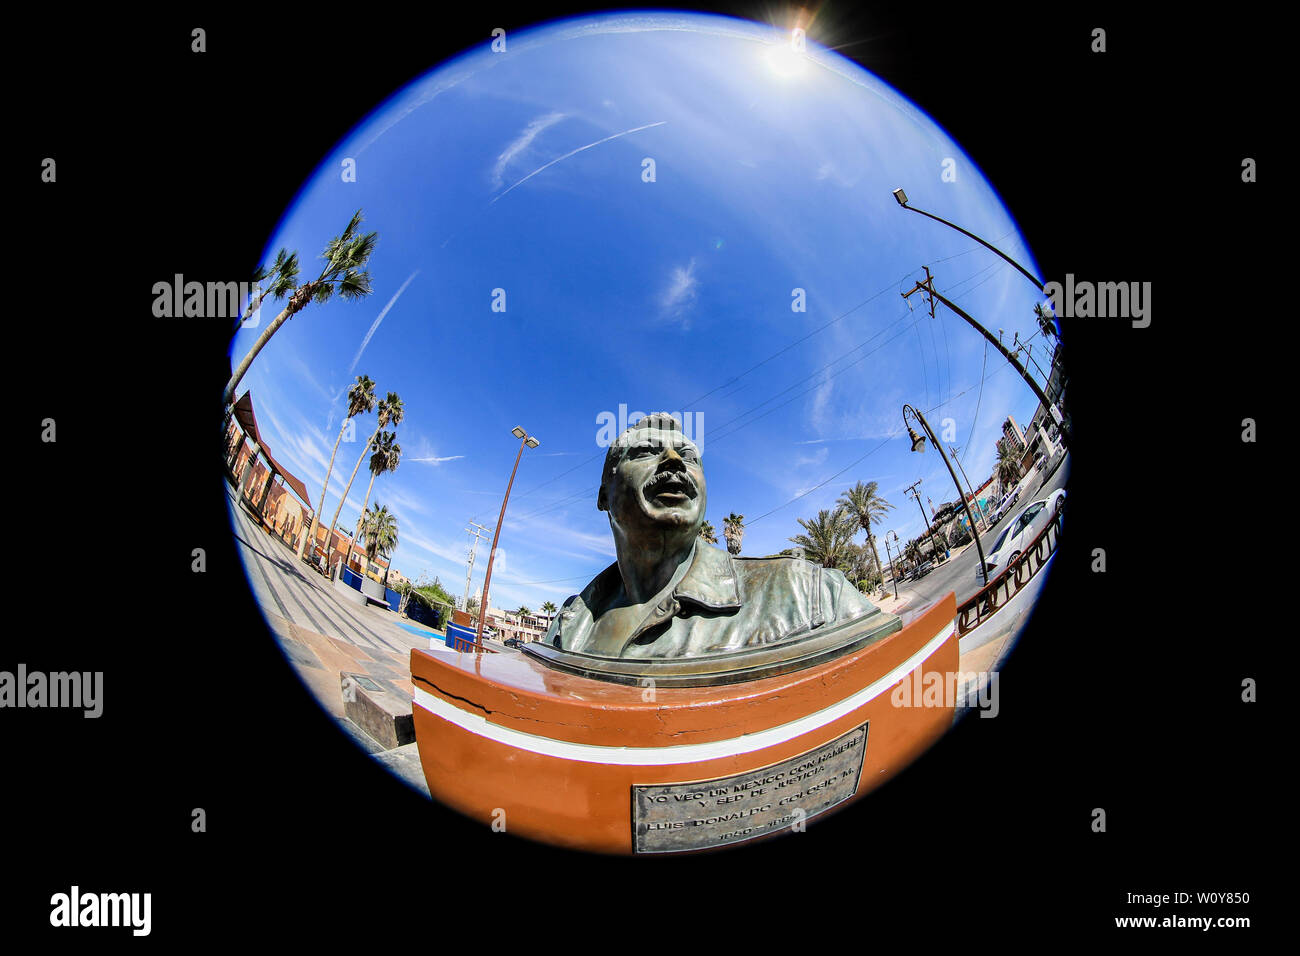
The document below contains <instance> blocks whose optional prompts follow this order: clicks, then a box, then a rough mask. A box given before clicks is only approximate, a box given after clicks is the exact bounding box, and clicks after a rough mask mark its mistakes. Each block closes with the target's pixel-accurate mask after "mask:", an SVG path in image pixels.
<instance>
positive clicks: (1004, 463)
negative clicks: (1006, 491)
mask: <svg viewBox="0 0 1300 956" xmlns="http://www.w3.org/2000/svg"><path fill="white" fill-rule="evenodd" d="M994 468H995V469H996V470H997V474H998V481H1000V482H1001V483H1002V485H1003V487H1007V488H1010V487H1012V486H1014V485H1015V483H1016V482H1017V481H1019V480H1020V459H1019V458H1018V457H1017V456H1016V453H1015V452H1014V451H1012V450H1011V449H1010V448H1008V447H1007V446H1006V445H999V446H998V460H997V464H995V465H994Z"/></svg>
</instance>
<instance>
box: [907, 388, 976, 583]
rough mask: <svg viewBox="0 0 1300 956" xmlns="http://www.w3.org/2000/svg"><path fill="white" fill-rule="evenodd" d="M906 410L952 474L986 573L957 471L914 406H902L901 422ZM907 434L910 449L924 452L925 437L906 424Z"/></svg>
mask: <svg viewBox="0 0 1300 956" xmlns="http://www.w3.org/2000/svg"><path fill="white" fill-rule="evenodd" d="M908 412H911V413H912V416H913V417H914V418H915V419H916V420H917V421H918V422H920V423H921V427H922V428H924V429H925V433H926V434H927V435H929V436H930V441H932V442H933V443H934V447H935V448H936V449H938V452H939V457H940V458H942V459H943V463H944V464H945V465H947V466H948V474H949V475H951V476H952V483H953V484H954V485H956V486H957V497H958V498H960V499H961V505H962V507H963V508H965V509H966V520H967V521H969V522H970V533H971V537H973V538H974V539H975V550H976V551H977V552H978V553H979V556H980V574H981V575H983V574H986V573H987V572H986V571H985V568H986V567H987V562H986V561H985V560H984V546H983V545H982V544H980V533H979V529H978V528H976V527H975V516H974V515H972V514H971V513H970V504H969V503H968V502H967V501H966V494H965V492H963V491H962V490H961V482H959V481H958V480H957V473H956V472H955V471H953V470H952V462H950V461H949V460H948V456H947V455H945V454H944V453H943V446H942V445H940V444H939V440H938V439H937V438H935V437H934V432H933V431H931V430H930V423H929V422H927V421H926V420H925V416H924V415H922V414H921V413H920V412H919V411H917V410H916V409H915V408H913V407H912V406H911V405H904V406H903V424H904V425H907V413H908ZM907 434H908V436H909V437H910V438H911V439H912V451H919V452H922V453H924V452H925V439H924V438H923V437H921V436H920V435H918V434H917V433H916V430H915V429H914V428H912V427H911V426H910V425H908V427H907ZM916 506H917V507H918V508H919V507H920V506H921V499H920V497H919V496H918V497H917V499H916ZM921 517H922V518H924V517H925V511H924V509H923V510H922V511H921Z"/></svg>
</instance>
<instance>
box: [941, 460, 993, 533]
mask: <svg viewBox="0 0 1300 956" xmlns="http://www.w3.org/2000/svg"><path fill="white" fill-rule="evenodd" d="M948 450H949V451H950V452H952V457H953V460H954V461H956V462H957V467H958V468H961V476H962V477H963V478H965V479H966V487H967V488H969V489H970V496H971V498H972V499H974V501H975V513H976V514H978V515H979V516H980V518H981V519H983V521H984V530H985V531H987V530H989V519H988V517H987V516H985V514H984V509H983V508H981V507H980V502H979V499H978V498H976V497H975V486H974V485H972V484H971V483H970V478H969V477H968V476H967V474H966V469H965V468H962V464H961V458H960V457H959V456H958V455H957V449H956V448H953V447H952V446H951V445H950V446H948ZM958 490H960V488H959V489H958Z"/></svg>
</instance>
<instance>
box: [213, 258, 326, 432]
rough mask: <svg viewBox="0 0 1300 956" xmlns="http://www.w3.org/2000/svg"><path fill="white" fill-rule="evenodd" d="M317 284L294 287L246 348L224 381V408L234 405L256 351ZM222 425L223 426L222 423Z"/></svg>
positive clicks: (294, 312) (291, 315) (308, 298)
mask: <svg viewBox="0 0 1300 956" xmlns="http://www.w3.org/2000/svg"><path fill="white" fill-rule="evenodd" d="M318 285H319V282H308V283H307V284H306V285H303V286H299V287H298V288H297V289H295V290H294V293H293V295H291V296H289V304H288V305H286V306H285V307H284V310H283V311H282V312H281V313H280V314H279V315H277V316H276V317H275V318H274V319H272V320H271V324H270V325H268V326H267V327H266V328H265V329H263V330H262V334H261V335H259V336H258V337H257V341H256V342H254V343H253V347H252V348H251V349H249V350H248V354H247V355H245V356H244V360H243V361H242V362H240V363H239V367H238V368H236V369H235V371H234V372H233V373H231V376H230V381H229V382H227V383H226V390H225V392H223V393H222V397H221V402H222V405H223V406H224V407H225V408H226V409H230V407H231V406H232V405H234V403H235V389H237V388H238V387H239V382H240V380H241V379H242V378H243V377H244V375H246V374H247V372H248V369H249V366H251V365H252V364H253V359H255V358H257V353H258V352H260V351H262V349H263V348H265V347H266V343H267V342H269V341H271V336H273V335H275V333H276V332H277V331H279V329H280V326H282V325H284V323H285V322H288V321H289V319H291V318H293V316H294V315H295V314H296V313H298V312H300V311H301V310H302V308H303V306H305V305H306V304H307V303H308V302H310V301H311V297H312V293H314V292H315V291H316V287H317V286H318ZM226 420H227V421H229V420H230V416H229V414H228V413H227V415H226ZM222 427H224V425H223V426H222Z"/></svg>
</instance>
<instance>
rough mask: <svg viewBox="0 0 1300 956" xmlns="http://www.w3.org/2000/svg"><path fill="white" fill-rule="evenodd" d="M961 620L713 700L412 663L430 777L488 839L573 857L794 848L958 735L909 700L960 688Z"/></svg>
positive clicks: (518, 659)
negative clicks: (492, 834)
mask: <svg viewBox="0 0 1300 956" xmlns="http://www.w3.org/2000/svg"><path fill="white" fill-rule="evenodd" d="M955 617H956V600H955V597H954V596H953V595H952V594H949V595H948V596H947V597H946V598H944V599H943V600H941V601H939V602H938V603H937V604H936V605H935V606H934V607H932V608H930V609H929V610H928V611H926V612H925V613H924V614H922V615H921V616H920V617H918V618H917V619H916V620H914V621H913V622H912V623H911V624H909V625H908V626H907V627H905V628H903V629H902V630H901V631H897V632H895V633H894V634H891V635H889V636H888V637H885V638H883V639H881V640H879V641H877V642H876V643H873V644H870V645H868V646H867V647H864V648H862V649H860V650H857V651H854V652H852V653H849V654H846V655H845V656H843V657H841V658H839V659H835V660H831V661H826V662H823V663H820V664H816V665H814V666H811V667H807V668H805V669H803V670H799V671H795V672H793V673H788V674H782V675H780V676H775V677H765V678H761V679H758V680H750V681H745V682H742V683H733V684H725V685H721V686H706V687H667V688H647V687H640V686H632V685H628V684H620V683H613V682H610V681H605V680H596V679H592V678H589V677H581V676H577V675H575V674H570V673H565V672H562V671H559V670H556V669H554V668H552V667H550V666H548V665H547V664H545V663H543V662H541V661H539V660H536V659H534V658H532V657H529V656H526V655H522V654H490V655H489V654H473V653H464V654H450V653H446V654H444V653H439V652H433V651H425V650H420V649H415V650H413V651H412V652H411V678H412V683H413V684H414V685H415V699H414V707H413V711H414V718H415V737H416V741H417V744H418V746H419V750H420V760H421V763H422V764H423V767H424V774H425V778H426V779H427V780H428V783H429V790H430V792H431V793H432V794H433V796H434V798H435V799H437V800H440V801H441V802H443V803H445V804H447V805H449V806H451V807H454V808H456V809H457V810H460V811H461V812H463V813H465V814H467V815H468V816H470V817H471V818H473V819H476V820H480V821H482V822H483V823H484V824H485V825H491V824H494V823H495V824H498V825H503V826H504V827H505V828H506V830H507V831H509V832H511V833H515V834H518V835H521V836H526V837H530V838H532V839H536V840H541V841H544V842H547V843H552V844H558V845H562V846H567V847H573V848H576V849H584V850H592V851H598V852H604V853H658V852H680V851H690V850H703V849H711V848H716V847H720V846H727V845H730V844H733V843H739V842H746V841H749V840H754V839H760V838H763V837H766V836H771V835H774V834H776V833H780V832H785V831H787V830H788V829H790V828H791V827H792V826H796V825H798V824H800V823H803V822H806V821H807V820H809V819H811V818H812V817H815V816H816V815H817V814H819V813H823V812H825V811H827V810H830V809H832V808H833V807H837V806H843V805H845V804H847V803H848V802H850V801H852V800H854V799H856V798H857V797H860V796H862V795H863V794H865V793H867V792H868V791H870V790H871V789H873V788H874V787H876V786H878V785H879V784H880V783H882V782H883V781H885V780H887V779H888V778H889V777H890V776H891V775H892V774H893V773H895V772H897V771H898V770H899V769H901V768H902V767H904V766H906V765H907V764H908V763H910V762H911V761H912V760H913V759H914V758H915V757H917V756H918V755H919V754H920V753H921V752H922V751H924V750H925V749H926V748H927V747H928V746H929V745H930V744H931V743H933V742H934V740H935V739H936V738H938V737H939V736H941V735H942V734H943V733H944V732H945V731H946V730H947V729H948V728H949V726H951V724H952V719H953V701H952V699H951V695H949V694H924V695H923V694H921V693H913V692H911V690H912V688H913V687H914V688H916V689H917V690H919V689H920V687H921V686H922V684H925V685H926V686H933V684H934V682H935V681H937V680H942V681H943V686H944V687H950V686H952V683H951V676H950V675H953V674H955V673H956V671H957V666H958V650H957V633H956V628H955V626H954V618H955ZM931 675H933V676H931ZM904 682H907V684H908V685H909V686H908V688H907V691H908V692H907V693H897V694H896V693H894V691H895V689H896V688H898V686H899V685H900V684H902V683H904ZM927 705H928V706H927Z"/></svg>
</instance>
